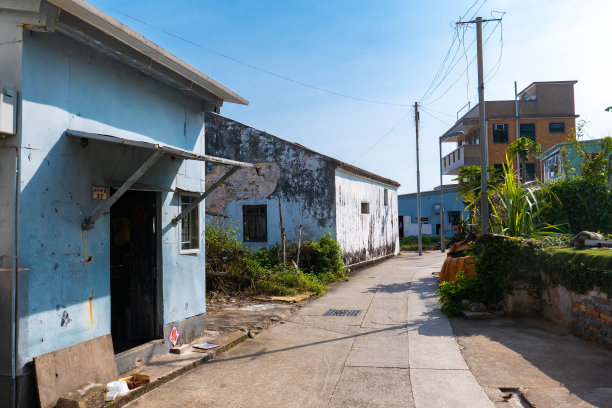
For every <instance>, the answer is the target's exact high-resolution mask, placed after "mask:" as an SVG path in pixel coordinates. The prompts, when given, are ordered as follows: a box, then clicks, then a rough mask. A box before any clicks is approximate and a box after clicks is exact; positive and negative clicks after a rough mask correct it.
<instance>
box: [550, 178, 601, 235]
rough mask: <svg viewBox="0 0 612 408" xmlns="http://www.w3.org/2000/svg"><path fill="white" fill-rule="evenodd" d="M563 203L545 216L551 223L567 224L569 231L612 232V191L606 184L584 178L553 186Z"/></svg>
mask: <svg viewBox="0 0 612 408" xmlns="http://www.w3.org/2000/svg"><path fill="white" fill-rule="evenodd" d="M550 190H551V192H552V193H553V194H555V195H556V196H557V197H558V198H559V201H560V203H561V205H559V206H554V207H553V208H550V209H549V210H548V211H547V212H546V214H545V217H546V218H547V219H548V222H549V223H551V224H565V225H567V228H568V232H570V233H572V234H576V233H578V232H580V231H600V232H602V233H607V234H610V233H612V191H610V188H609V187H608V186H607V185H606V183H602V182H599V181H597V180H593V179H587V178H583V177H576V178H568V179H564V180H559V181H556V182H554V183H551V184H550Z"/></svg>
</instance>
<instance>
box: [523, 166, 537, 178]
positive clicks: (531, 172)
mask: <svg viewBox="0 0 612 408" xmlns="http://www.w3.org/2000/svg"><path fill="white" fill-rule="evenodd" d="M525 170H526V171H527V181H533V180H535V178H536V171H535V163H525Z"/></svg>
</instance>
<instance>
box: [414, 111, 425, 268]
mask: <svg viewBox="0 0 612 408" xmlns="http://www.w3.org/2000/svg"><path fill="white" fill-rule="evenodd" d="M414 124H415V126H416V159H417V160H416V161H417V171H416V173H417V223H418V224H417V225H418V228H419V232H418V242H419V256H421V255H423V245H422V241H421V173H420V170H419V103H418V102H415V103H414Z"/></svg>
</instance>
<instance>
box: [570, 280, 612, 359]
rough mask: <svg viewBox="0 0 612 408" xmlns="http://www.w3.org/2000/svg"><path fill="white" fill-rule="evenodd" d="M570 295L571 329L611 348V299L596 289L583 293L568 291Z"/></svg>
mask: <svg viewBox="0 0 612 408" xmlns="http://www.w3.org/2000/svg"><path fill="white" fill-rule="evenodd" d="M570 297H571V300H572V312H571V313H572V318H571V321H570V324H569V326H570V329H571V331H572V332H573V333H574V334H576V335H578V336H580V337H584V338H586V339H588V340H590V341H592V342H594V343H597V344H600V345H602V346H605V347H606V348H608V349H611V350H612V299H608V296H607V295H606V294H604V293H600V292H597V291H591V292H588V293H587V294H584V295H577V294H575V293H572V292H570Z"/></svg>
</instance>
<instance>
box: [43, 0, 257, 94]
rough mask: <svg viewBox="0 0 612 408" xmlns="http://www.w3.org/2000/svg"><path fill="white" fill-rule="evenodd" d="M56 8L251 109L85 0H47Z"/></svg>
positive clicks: (182, 75) (225, 89) (219, 86)
mask: <svg viewBox="0 0 612 408" xmlns="http://www.w3.org/2000/svg"><path fill="white" fill-rule="evenodd" d="M47 1H48V2H49V3H51V4H53V5H54V6H56V7H58V8H60V9H62V10H65V11H67V12H68V13H70V14H72V15H74V16H75V17H77V18H79V19H81V20H83V21H84V22H86V23H87V24H90V25H91V26H93V27H95V28H97V29H98V30H100V31H102V32H104V33H105V34H107V35H109V36H112V37H114V38H116V39H117V40H119V41H121V42H122V43H124V44H126V45H127V46H129V47H131V48H133V49H134V50H136V51H138V52H140V53H142V54H144V55H146V56H147V57H149V58H150V59H151V60H152V61H155V62H157V63H158V64H161V65H163V66H165V67H166V68H168V69H170V70H172V71H173V72H175V73H176V74H178V75H180V76H181V77H183V78H185V79H186V80H188V81H191V82H193V83H194V84H195V85H198V86H200V87H202V88H203V89H205V90H207V91H208V92H210V93H212V94H214V95H216V96H218V97H219V98H220V99H222V100H223V101H225V102H232V103H237V104H241V105H248V104H249V101H248V100H246V99H245V98H243V97H242V96H240V95H238V94H237V93H235V92H233V91H232V90H230V89H228V88H226V87H225V86H223V85H221V84H220V83H219V82H217V81H215V80H214V79H212V78H210V77H209V76H208V75H206V74H204V73H202V72H200V71H199V70H197V69H195V68H194V67H192V66H191V65H189V64H187V63H186V62H184V61H183V60H181V59H179V58H178V57H176V56H175V55H172V54H171V53H169V52H168V51H166V50H164V49H163V48H161V47H160V46H158V45H157V44H155V43H153V42H152V41H150V40H148V39H147V38H145V37H144V36H143V35H141V34H139V33H137V32H136V31H134V30H132V29H131V28H129V27H127V26H126V25H124V24H122V23H120V22H119V21H117V20H115V19H114V18H112V17H111V16H109V15H108V14H106V13H104V12H102V11H101V10H99V9H97V8H95V7H94V6H92V5H91V4H89V3H87V2H86V1H84V0H47Z"/></svg>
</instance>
